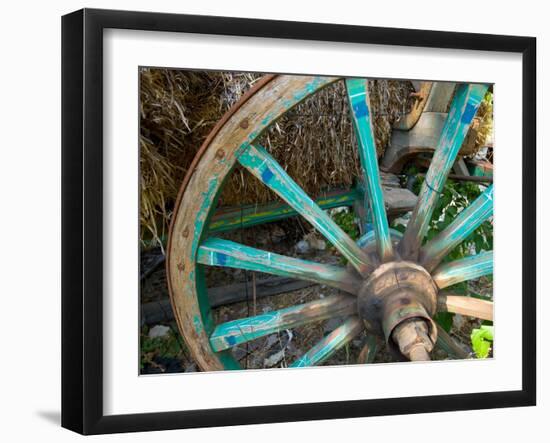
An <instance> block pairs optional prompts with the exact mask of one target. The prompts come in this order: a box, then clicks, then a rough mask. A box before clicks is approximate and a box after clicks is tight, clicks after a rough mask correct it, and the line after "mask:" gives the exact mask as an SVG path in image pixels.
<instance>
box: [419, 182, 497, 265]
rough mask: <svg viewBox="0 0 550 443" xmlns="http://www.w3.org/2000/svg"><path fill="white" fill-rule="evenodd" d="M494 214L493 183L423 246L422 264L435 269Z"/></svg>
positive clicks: (420, 256) (420, 257)
mask: <svg viewBox="0 0 550 443" xmlns="http://www.w3.org/2000/svg"><path fill="white" fill-rule="evenodd" d="M492 215H493V185H491V186H489V187H488V188H487V189H486V190H485V191H484V192H483V193H482V194H481V195H480V196H479V197H478V198H477V199H476V200H475V201H474V202H473V203H472V204H471V205H470V206H468V207H467V208H466V209H464V210H463V211H462V212H461V213H460V214H458V216H457V217H456V218H455V219H454V220H453V221H452V223H451V224H450V225H449V226H447V227H446V228H445V229H444V230H443V231H441V232H440V233H439V234H438V235H437V236H436V237H434V238H433V239H432V240H430V241H429V242H428V243H427V244H425V245H424V246H423V247H422V249H421V250H420V254H419V261H420V264H421V265H422V266H424V268H426V269H427V270H428V271H431V270H432V269H434V268H435V267H436V266H437V265H438V264H439V263H440V262H441V260H443V258H445V256H446V255H447V254H448V253H449V252H451V250H452V249H453V248H454V247H455V246H457V245H458V244H460V243H462V242H463V241H464V240H466V239H467V238H468V236H469V235H470V234H471V233H472V232H474V231H475V230H476V229H477V228H478V227H479V226H480V225H481V224H482V223H483V222H484V221H486V220H488V219H489V218H490V217H491V216H492Z"/></svg>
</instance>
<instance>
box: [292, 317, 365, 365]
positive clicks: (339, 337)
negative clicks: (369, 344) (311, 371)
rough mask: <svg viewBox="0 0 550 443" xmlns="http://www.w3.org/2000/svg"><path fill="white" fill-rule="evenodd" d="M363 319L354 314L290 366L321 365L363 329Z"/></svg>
mask: <svg viewBox="0 0 550 443" xmlns="http://www.w3.org/2000/svg"><path fill="white" fill-rule="evenodd" d="M363 328H364V326H363V321H362V320H361V319H359V317H357V316H353V317H351V318H349V319H348V320H346V321H345V322H344V323H342V324H341V325H340V326H338V327H337V328H336V329H335V330H334V331H332V332H331V333H330V334H328V335H326V336H325V337H323V338H322V339H321V340H320V341H319V342H317V343H316V344H315V346H313V347H312V348H311V349H310V350H309V351H308V352H306V353H305V354H304V355H302V356H301V357H300V358H299V359H297V360H296V361H294V362H293V363H292V364H291V365H290V366H289V367H290V368H303V367H306V366H316V365H320V364H321V363H323V362H324V361H326V360H327V359H328V358H330V357H331V356H332V355H333V354H334V353H335V352H336V351H337V350H338V349H340V348H341V347H342V346H344V345H345V344H346V343H349V342H350V341H351V340H353V338H354V337H356V336H357V335H358V334H359V333H361V331H362V330H363Z"/></svg>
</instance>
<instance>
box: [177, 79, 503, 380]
mask: <svg viewBox="0 0 550 443" xmlns="http://www.w3.org/2000/svg"><path fill="white" fill-rule="evenodd" d="M335 81H345V82H346V86H347V94H348V99H349V102H350V105H351V106H350V109H351V118H352V121H353V124H354V129H355V132H356V135H357V137H356V138H357V140H358V151H359V157H360V161H361V164H362V169H363V175H364V177H363V179H364V181H365V183H366V185H367V186H366V188H367V197H368V199H367V200H368V202H369V203H368V205H369V208H370V211H371V214H372V219H373V225H374V229H373V231H371V232H369V233H367V234H366V235H365V236H363V237H362V238H361V239H360V240H359V241H358V242H355V241H353V240H352V239H351V238H350V237H349V236H348V235H347V234H346V233H345V232H344V231H342V229H340V227H339V226H338V225H336V224H335V223H334V222H333V221H332V219H331V218H330V217H329V216H328V215H327V214H326V213H325V212H324V211H323V210H322V209H321V208H320V207H319V206H317V204H316V203H315V202H314V201H313V200H312V199H311V198H310V197H308V195H306V193H305V192H304V191H303V190H302V189H301V188H300V187H299V186H298V185H297V184H296V183H295V182H294V181H293V179H292V178H291V177H290V176H289V175H288V174H287V173H286V172H285V170H284V169H283V168H282V167H281V166H280V165H279V164H278V163H277V161H276V160H275V159H274V158H273V157H271V155H270V154H269V153H268V152H267V151H266V150H265V149H264V148H263V147H262V146H260V145H259V144H258V140H259V136H260V135H261V134H262V133H263V132H264V131H265V130H266V129H267V128H268V127H269V126H270V125H271V124H273V123H274V122H275V121H276V120H277V119H278V118H279V117H280V116H281V115H283V114H284V113H286V112H287V111H289V110H290V109H291V108H293V107H294V106H296V105H297V104H298V103H300V102H301V101H303V100H304V99H306V98H307V97H309V96H311V95H312V94H314V93H316V92H318V91H319V90H321V89H322V88H323V87H325V86H327V85H329V84H331V83H333V82H335ZM486 90H487V86H485V85H475V84H463V85H461V86H460V87H459V88H458V90H457V93H456V94H455V97H454V99H453V103H452V106H451V111H450V112H449V115H448V118H447V121H446V123H445V127H444V130H443V133H442V135H441V139H440V141H439V146H438V149H437V151H436V152H435V154H434V156H433V160H432V163H431V166H430V168H429V171H428V173H427V176H426V180H425V182H424V184H423V186H422V189H421V191H420V195H419V198H418V202H417V205H416V207H415V209H414V211H413V214H412V216H411V219H410V222H409V223H408V226H407V228H406V231H405V233H404V235H403V236H401V234H399V233H397V232H394V231H393V230H390V229H389V226H388V221H387V217H386V210H385V207H384V202H383V195H382V189H381V185H380V177H379V171H378V164H377V158H376V149H375V143H374V138H373V131H372V123H371V120H370V111H369V98H368V91H367V82H366V80H362V79H346V80H341V79H337V78H328V77H310V76H288V75H281V76H267V77H264V78H263V79H262V80H261V81H260V82H259V83H258V84H257V85H256V87H254V88H253V89H252V90H251V91H250V92H249V93H248V94H247V95H246V96H245V97H243V99H242V100H241V101H240V102H239V103H238V104H237V105H236V106H235V107H234V108H233V109H232V110H231V111H230V112H229V113H228V114H227V115H226V116H224V118H223V119H222V120H221V121H220V122H219V123H218V125H217V126H216V127H215V129H214V130H213V131H212V133H211V134H210V135H209V137H208V138H207V140H206V141H205V143H204V144H203V146H202V148H201V150H200V151H199V154H198V155H197V157H196V158H195V160H194V162H193V164H192V165H191V167H190V169H189V173H188V174H187V176H186V178H185V180H184V183H183V185H182V187H181V189H180V193H179V197H178V200H177V203H176V207H175V212H174V216H173V220H172V226H171V230H170V237H169V244H168V260H167V269H168V274H169V286H170V295H171V301H172V306H173V309H174V314H175V317H176V320H177V323H178V326H179V329H180V331H181V333H182V335H183V336H184V338H185V340H186V343H187V345H188V347H189V350H190V352H191V353H192V355H193V357H194V359H195V360H196V362H197V363H198V365H199V366H200V368H201V369H202V370H222V369H239V368H240V365H239V363H238V362H237V361H236V360H235V359H234V358H233V356H232V355H231V353H230V352H229V351H230V350H231V348H232V347H234V346H236V345H239V344H242V343H246V342H248V341H251V340H254V339H256V338H259V337H262V336H266V335H268V334H271V333H274V332H277V331H279V330H285V329H289V328H294V327H297V326H301V325H308V324H311V323H312V322H317V321H320V320H324V319H328V318H331V317H334V316H339V317H341V316H344V317H346V318H347V319H346V320H345V321H343V323H342V324H341V325H340V326H339V327H338V328H337V329H335V330H334V331H333V332H332V333H330V334H329V335H327V336H325V337H324V338H323V339H322V340H321V341H320V342H319V343H317V344H316V345H314V346H313V347H312V348H311V349H310V350H308V351H307V352H306V353H305V354H304V355H303V356H302V357H301V358H298V359H297V360H296V361H294V362H293V363H292V365H291V366H309V365H317V364H320V363H322V362H323V361H325V360H326V359H327V358H328V357H329V356H330V355H332V354H333V353H334V352H335V351H336V350H337V349H339V348H340V347H342V346H343V345H344V344H345V343H347V342H349V341H350V340H351V339H353V337H355V336H357V335H358V334H359V333H361V332H362V331H364V330H365V329H366V331H367V333H368V334H369V336H373V335H378V336H383V337H384V338H385V339H386V342H387V344H388V345H389V346H390V348H393V349H394V350H395V351H396V352H399V353H400V354H401V355H402V356H403V357H405V358H407V359H410V360H427V359H429V352H430V351H431V350H432V348H433V346H434V343H435V342H436V339H437V336H438V330H437V327H436V325H435V323H434V321H433V320H432V317H433V316H434V315H435V314H436V312H437V311H438V310H446V311H450V312H458V313H462V314H466V315H473V316H477V317H479V318H482V319H492V303H490V302H486V301H481V300H477V299H474V298H470V297H466V296H458V295H453V294H449V293H447V294H446V293H444V292H442V291H441V290H442V289H444V288H446V287H449V286H451V285H453V284H456V283H458V282H461V281H466V280H470V279H474V278H478V277H480V276H483V275H487V274H490V273H492V266H493V260H492V252H484V253H480V254H478V255H474V256H472V257H468V258H465V259H462V260H458V261H455V262H450V263H444V264H441V262H442V260H443V258H444V257H445V256H446V255H447V254H448V253H449V252H450V251H451V250H452V249H453V248H454V247H455V246H456V245H458V244H459V243H461V242H462V241H464V240H465V239H466V238H467V237H468V235H469V234H470V233H472V232H473V231H474V230H475V229H476V228H477V227H478V226H479V225H480V224H481V223H482V222H483V221H485V220H487V219H488V218H489V217H490V216H491V215H492V196H493V188H492V186H490V187H489V188H487V190H486V191H485V192H484V193H483V194H482V195H481V196H480V197H479V198H478V199H477V200H476V201H474V202H473V203H472V205H471V206H470V207H469V208H467V209H465V210H464V211H462V212H461V213H460V214H459V215H458V216H457V218H456V219H455V220H454V221H453V223H452V224H451V225H450V226H448V227H447V228H446V229H445V230H444V231H443V232H441V233H440V234H439V235H438V236H437V237H436V238H434V239H432V240H431V241H429V242H427V243H425V244H423V239H424V236H425V234H426V231H427V229H428V225H429V222H430V219H431V216H432V214H433V211H434V208H435V205H436V202H437V200H438V197H439V195H440V193H441V191H442V189H443V186H444V183H445V180H446V178H447V175H448V173H449V170H450V168H451V166H452V165H453V162H454V159H455V157H456V155H457V152H458V150H459V148H460V146H461V144H462V141H463V139H464V136H465V134H466V132H467V130H468V127H469V125H470V122H471V121H472V118H473V117H474V115H475V113H476V111H477V107H478V105H479V104H480V101H481V99H482V98H483V96H484V94H485V91H486ZM237 163H239V164H240V165H242V166H243V167H244V168H245V169H247V170H248V171H249V172H250V173H252V174H253V175H254V176H255V177H256V178H257V179H259V180H260V181H261V182H262V183H263V185H265V186H267V187H269V188H270V189H271V190H272V191H274V192H275V193H277V194H278V195H279V196H280V197H281V198H282V199H283V200H285V201H286V202H287V203H288V204H289V205H290V206H291V207H292V208H293V209H294V210H295V211H297V213H298V214H299V215H300V216H302V217H304V218H305V219H306V220H307V221H309V222H310V223H311V224H312V225H313V226H314V227H315V229H316V230H317V231H318V232H320V233H321V234H322V235H323V236H324V237H325V238H326V239H327V240H328V241H329V242H330V243H332V244H333V245H334V246H335V248H336V249H337V250H338V251H339V252H340V253H341V254H342V255H343V256H344V257H345V258H346V259H347V261H348V265H347V267H344V266H335V265H327V264H322V263H315V262H312V261H306V260H302V259H298V258H294V257H288V256H283V255H279V254H275V253H271V252H268V251H264V250H259V249H255V248H252V247H248V246H245V245H242V244H239V243H235V242H232V241H228V240H223V239H220V238H215V237H212V236H209V235H208V223H209V219H210V217H211V215H212V213H213V212H214V208H215V206H216V201H217V197H218V196H219V194H220V190H221V188H222V185H223V182H224V179H225V178H226V177H227V176H228V174H229V173H230V172H231V171H232V168H233V167H234V166H235V165H236V164H237ZM206 266H225V267H231V268H238V269H244V270H251V271H259V272H264V273H268V274H274V275H278V276H285V277H293V278H297V279H304V280H308V281H313V282H316V283H321V284H325V285H327V286H330V287H334V288H337V289H338V290H340V292H341V293H339V294H338V295H334V296H329V297H325V298H323V299H320V300H316V301H312V302H308V303H305V304H300V305H295V306H289V307H287V308H285V309H282V310H278V311H273V312H269V313H267V314H262V315H257V316H252V317H246V318H242V319H238V320H233V321H229V322H226V323H222V324H214V321H213V315H212V311H211V307H210V305H209V302H208V298H207V296H206V295H207V294H206V284H205V267H206ZM440 338H441V335H440ZM447 338H448V337H447ZM448 344H449V345H451V346H452V343H448Z"/></svg>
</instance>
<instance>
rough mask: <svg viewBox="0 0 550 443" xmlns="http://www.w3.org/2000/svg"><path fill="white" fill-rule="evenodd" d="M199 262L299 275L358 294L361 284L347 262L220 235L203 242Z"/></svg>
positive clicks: (301, 277)
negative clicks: (318, 260)
mask: <svg viewBox="0 0 550 443" xmlns="http://www.w3.org/2000/svg"><path fill="white" fill-rule="evenodd" d="M197 262H198V263H202V264H203V265H209V266H225V267H229V268H236V269H246V270H249V271H257V272H265V273H267V274H273V275H279V276H282V277H292V278H299V279H302V280H308V281H313V282H315V283H321V284H324V285H327V286H331V287H333V288H337V289H341V290H343V291H346V292H349V293H351V294H356V293H357V291H358V289H359V286H360V285H361V280H360V278H359V277H358V276H357V274H356V273H355V272H353V271H352V270H349V269H346V268H345V267H343V266H334V265H328V264H324V263H316V262H312V261H308V260H302V259H298V258H294V257H287V256H285V255H279V254H275V253H274V252H269V251H264V250H261V249H256V248H251V247H250V246H245V245H242V244H240V243H235V242H232V241H229V240H223V239H220V238H208V239H206V240H205V241H204V242H203V243H202V245H201V246H200V248H199V252H198V254H197Z"/></svg>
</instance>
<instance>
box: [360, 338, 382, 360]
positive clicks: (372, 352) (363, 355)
mask: <svg viewBox="0 0 550 443" xmlns="http://www.w3.org/2000/svg"><path fill="white" fill-rule="evenodd" d="M378 349H379V344H378V340H377V339H376V336H375V335H372V334H367V337H366V339H365V340H364V341H363V348H362V349H361V352H359V356H358V357H357V363H359V364H365V363H372V362H374V358H375V357H376V354H377V353H378Z"/></svg>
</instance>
